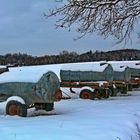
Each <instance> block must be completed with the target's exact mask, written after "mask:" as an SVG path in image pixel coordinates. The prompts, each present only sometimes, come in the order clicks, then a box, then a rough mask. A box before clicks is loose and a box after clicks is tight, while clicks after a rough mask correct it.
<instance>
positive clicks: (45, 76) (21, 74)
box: [0, 67, 62, 117]
mask: <svg viewBox="0 0 140 140" xmlns="http://www.w3.org/2000/svg"><path fill="white" fill-rule="evenodd" d="M61 97H62V93H61V90H60V82H59V79H58V77H57V75H56V74H55V73H54V72H52V71H48V70H40V69H39V68H38V69H36V68H35V67H30V68H29V67H26V68H23V67H22V68H11V69H10V71H9V72H5V73H3V74H1V75H0V101H1V102H3V101H6V114H8V115H19V116H23V117H26V116H27V109H28V108H30V107H35V108H36V109H37V110H38V109H44V110H46V111H51V110H53V108H54V102H55V101H60V100H61Z"/></svg>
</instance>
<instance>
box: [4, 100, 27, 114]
mask: <svg viewBox="0 0 140 140" xmlns="http://www.w3.org/2000/svg"><path fill="white" fill-rule="evenodd" d="M6 114H7V115H10V116H14V115H18V116H21V117H26V116H27V106H26V105H25V104H22V103H20V102H18V101H14V100H11V101H9V102H8V103H7V105H6Z"/></svg>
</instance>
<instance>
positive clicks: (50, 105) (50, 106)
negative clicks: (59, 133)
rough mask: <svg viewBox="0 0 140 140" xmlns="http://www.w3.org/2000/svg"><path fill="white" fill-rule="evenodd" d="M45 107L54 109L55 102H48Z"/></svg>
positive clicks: (47, 109)
mask: <svg viewBox="0 0 140 140" xmlns="http://www.w3.org/2000/svg"><path fill="white" fill-rule="evenodd" d="M44 109H45V110H46V111H52V110H53V109H54V103H46V104H45V108H44Z"/></svg>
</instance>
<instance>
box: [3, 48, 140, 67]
mask: <svg viewBox="0 0 140 140" xmlns="http://www.w3.org/2000/svg"><path fill="white" fill-rule="evenodd" d="M101 60H106V61H116V60H117V61H120V60H140V50H136V49H123V50H115V51H108V52H103V51H95V52H93V51H88V52H86V53H82V54H78V53H76V52H68V51H62V52H60V53H59V55H44V56H41V57H37V56H31V55H28V54H22V53H14V54H10V53H8V54H6V55H4V56H2V55H0V65H8V64H10V65H13V66H22V65H26V66H29V65H43V64H59V63H72V62H90V61H101Z"/></svg>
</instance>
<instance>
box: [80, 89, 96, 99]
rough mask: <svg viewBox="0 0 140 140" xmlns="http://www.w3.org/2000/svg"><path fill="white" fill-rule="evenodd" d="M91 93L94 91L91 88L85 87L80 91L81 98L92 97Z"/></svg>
mask: <svg viewBox="0 0 140 140" xmlns="http://www.w3.org/2000/svg"><path fill="white" fill-rule="evenodd" d="M91 94H92V92H91V91H90V90H89V89H83V90H82V91H81V92H80V98H81V99H91ZM92 100H93V99H92Z"/></svg>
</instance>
